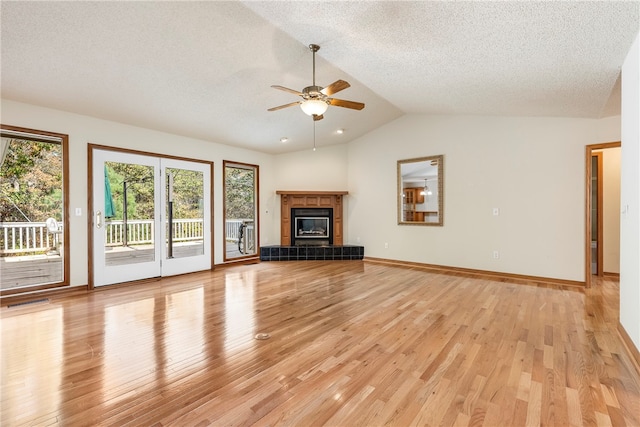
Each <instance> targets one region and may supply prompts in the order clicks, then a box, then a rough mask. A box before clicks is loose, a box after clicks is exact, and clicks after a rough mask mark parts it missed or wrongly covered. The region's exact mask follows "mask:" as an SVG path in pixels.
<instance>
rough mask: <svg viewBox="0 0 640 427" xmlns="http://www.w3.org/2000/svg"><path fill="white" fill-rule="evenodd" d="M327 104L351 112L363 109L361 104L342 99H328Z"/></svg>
mask: <svg viewBox="0 0 640 427" xmlns="http://www.w3.org/2000/svg"><path fill="white" fill-rule="evenodd" d="M329 104H331V105H335V106H336V107H344V108H351V109H353V110H362V109H363V108H364V104H363V103H362V102H355V101H345V100H344V99H335V98H329Z"/></svg>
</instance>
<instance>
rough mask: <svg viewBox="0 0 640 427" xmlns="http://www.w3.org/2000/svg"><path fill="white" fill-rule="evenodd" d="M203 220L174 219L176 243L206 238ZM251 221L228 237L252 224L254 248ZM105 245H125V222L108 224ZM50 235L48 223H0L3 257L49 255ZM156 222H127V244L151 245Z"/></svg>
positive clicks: (229, 228)
mask: <svg viewBox="0 0 640 427" xmlns="http://www.w3.org/2000/svg"><path fill="white" fill-rule="evenodd" d="M202 221H203V220H202V219H174V220H173V241H174V242H189V241H194V240H201V239H202V238H203V222H202ZM250 221H251V220H244V219H236V220H229V221H226V223H225V238H226V239H227V240H228V241H234V240H235V241H237V240H238V235H239V230H240V224H242V223H243V222H249V223H248V226H247V229H246V230H245V237H246V241H247V244H248V245H251V247H253V242H254V240H255V236H254V234H255V233H254V231H253V230H254V227H253V222H250ZM105 225H106V227H105V244H106V245H107V246H122V245H123V244H124V223H123V222H122V221H106V222H105ZM61 233H62V227H60V230H59V231H58V233H50V232H49V231H48V230H47V225H46V224H45V223H44V222H0V254H21V253H32V252H46V251H48V250H51V249H53V248H55V246H56V244H57V241H56V234H58V235H61ZM153 234H154V233H153V220H150V219H149V220H129V221H127V244H128V245H142V244H151V243H153V241H154V235H153Z"/></svg>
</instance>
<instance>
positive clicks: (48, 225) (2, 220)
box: [0, 125, 69, 295]
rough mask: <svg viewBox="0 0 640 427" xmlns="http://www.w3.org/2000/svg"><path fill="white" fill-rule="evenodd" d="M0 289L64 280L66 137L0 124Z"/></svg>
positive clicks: (51, 284) (19, 289)
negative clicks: (0, 125)
mask: <svg viewBox="0 0 640 427" xmlns="http://www.w3.org/2000/svg"><path fill="white" fill-rule="evenodd" d="M0 136H1V138H0V141H1V142H0V277H1V278H0V292H1V294H2V295H10V294H15V293H20V292H26V291H34V290H40V289H46V288H52V287H58V286H65V285H68V284H69V278H68V276H69V257H68V253H69V251H68V245H69V243H68V242H69V221H68V217H69V215H68V200H67V194H68V188H69V184H68V175H69V174H68V165H67V157H68V139H69V138H68V136H67V135H62V134H57V133H52V132H44V131H36V130H31V129H23V128H18V127H14V126H5V125H2V127H1V135H0Z"/></svg>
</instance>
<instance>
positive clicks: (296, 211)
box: [291, 208, 333, 246]
mask: <svg viewBox="0 0 640 427" xmlns="http://www.w3.org/2000/svg"><path fill="white" fill-rule="evenodd" d="M291 218H292V219H293V221H291V236H292V240H293V242H292V243H293V245H294V246H326V245H332V244H333V233H332V232H331V224H332V223H333V209H332V208H292V209H291Z"/></svg>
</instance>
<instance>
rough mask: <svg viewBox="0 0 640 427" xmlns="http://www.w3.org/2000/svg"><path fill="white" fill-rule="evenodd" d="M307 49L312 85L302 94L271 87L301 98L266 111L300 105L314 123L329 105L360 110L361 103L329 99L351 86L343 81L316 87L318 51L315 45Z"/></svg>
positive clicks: (283, 88) (280, 87)
mask: <svg viewBox="0 0 640 427" xmlns="http://www.w3.org/2000/svg"><path fill="white" fill-rule="evenodd" d="M309 49H310V50H311V51H312V52H313V84H312V85H311V86H307V87H305V88H304V89H302V92H298V91H297V90H293V89H289V88H287V87H284V86H278V85H273V86H271V87H272V88H275V89H279V90H283V91H285V92H290V93H293V94H296V95H298V96H300V97H302V100H300V101H296V102H291V103H289V104H284V105H280V106H278V107H273V108H269V109H268V110H267V111H276V110H281V109H283V108H287V107H292V106H294V105H300V108H302V111H304V113H305V114H307V115H309V116H312V117H313V120H314V121H318V120H322V119H323V114H324V112H325V111H327V108H329V105H335V106H336V107H344V108H351V109H353V110H362V109H363V108H364V104H363V103H362V102H355V101H345V100H344V99H336V98H331V95H333V94H334V93H337V92H340V91H341V90H344V89H346V88H348V87H349V86H351V85H350V84H349V83H347V82H345V81H344V80H336V81H335V82H333V83H331V84H330V85H329V86H327V87H325V88H323V87H321V86H316V52H317V51H318V50H320V46H318V45H317V44H310V45H309Z"/></svg>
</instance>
